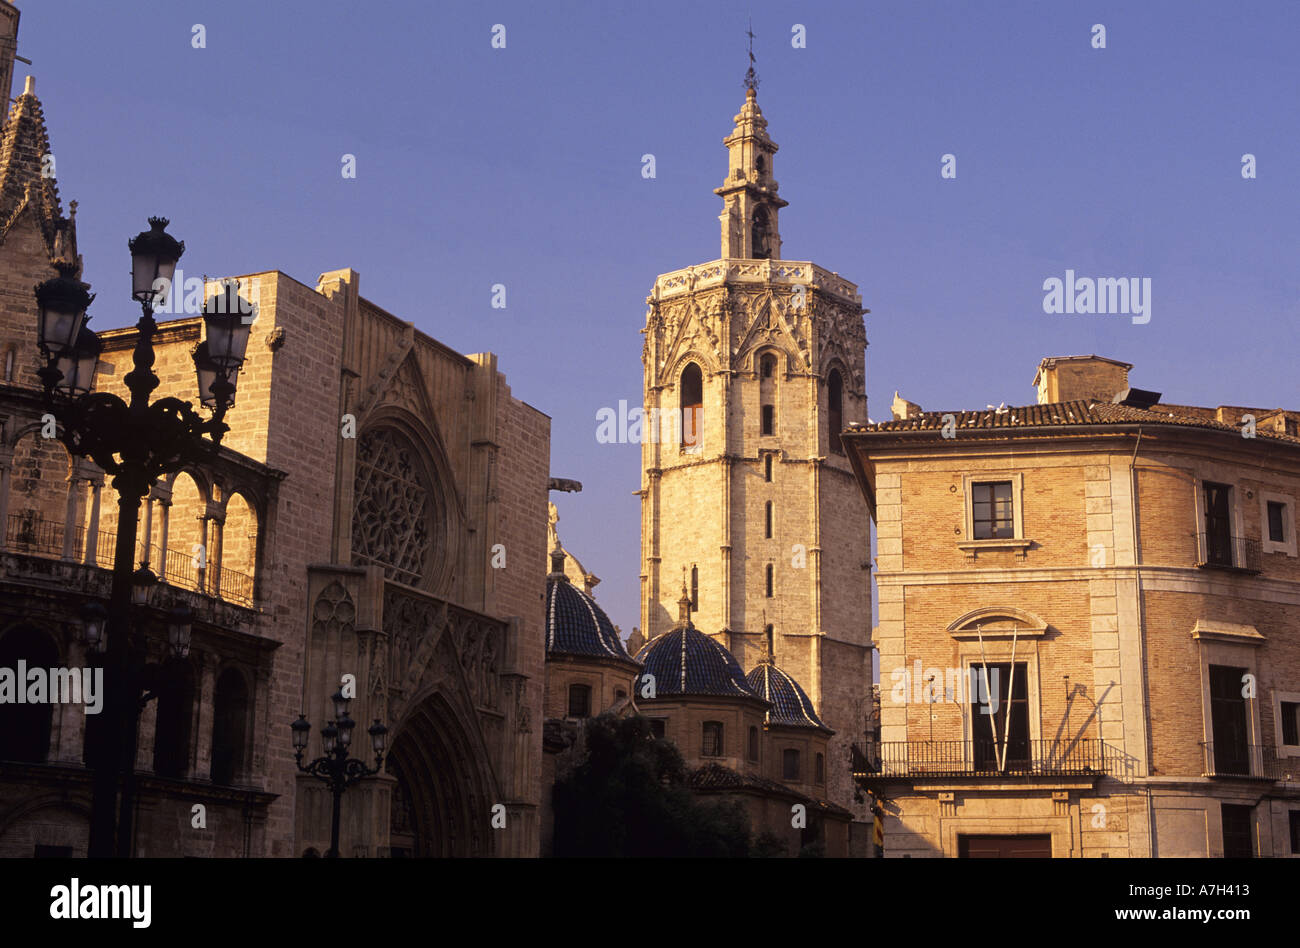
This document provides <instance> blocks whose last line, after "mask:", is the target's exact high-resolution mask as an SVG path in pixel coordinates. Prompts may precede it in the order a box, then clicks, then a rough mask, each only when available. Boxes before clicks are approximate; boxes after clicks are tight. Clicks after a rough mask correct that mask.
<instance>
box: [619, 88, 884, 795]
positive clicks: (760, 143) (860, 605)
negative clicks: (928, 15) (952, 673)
mask: <svg viewBox="0 0 1300 948" xmlns="http://www.w3.org/2000/svg"><path fill="white" fill-rule="evenodd" d="M745 86H746V90H745V102H744V104H743V105H742V106H741V109H740V112H739V114H737V115H736V116H735V118H734V119H733V124H734V128H733V129H732V131H731V134H729V135H728V136H727V137H726V138H725V139H724V141H723V144H724V145H725V146H726V148H727V156H728V157H727V161H728V170H727V178H726V181H725V183H724V184H723V185H722V187H720V188H717V189H716V190H715V193H716V194H717V195H718V196H719V197H721V198H722V203H723V209H722V215H721V222H722V245H721V250H722V256H721V258H720V259H718V260H713V261H710V262H708V263H702V264H698V265H696V266H692V267H687V268H685V269H683V270H676V271H673V272H671V273H665V274H663V275H661V276H660V277H659V278H658V279H656V280H655V284H654V287H653V289H652V291H651V293H650V296H649V297H647V299H646V303H647V306H648V311H647V313H646V325H645V329H644V330H642V331H643V333H644V334H645V342H644V346H643V349H642V363H643V366H644V371H645V385H644V408H645V415H644V425H645V432H644V435H643V439H642V462H643V464H642V467H643V475H642V482H641V490H640V492H639V493H640V496H641V500H642V522H641V554H642V556H641V567H642V568H641V629H642V631H643V632H644V634H645V636H646V638H647V640H649V639H653V638H654V637H655V636H658V635H661V634H663V633H665V632H667V631H669V630H670V629H672V628H673V626H674V623H675V622H676V621H677V611H678V606H679V604H678V598H679V594H680V591H681V588H682V574H683V570H685V571H686V575H687V577H688V578H687V588H688V589H689V601H690V610H691V619H692V622H693V624H694V625H695V627H696V628H697V629H699V630H700V631H702V632H704V633H706V634H708V635H710V636H712V637H713V638H715V639H717V640H718V641H719V642H720V643H721V644H722V645H724V646H725V647H727V648H728V649H729V650H730V651H731V652H732V654H733V655H735V657H736V659H737V660H738V661H739V662H740V663H741V665H742V666H743V667H744V668H745V669H746V670H749V669H751V668H753V667H754V666H755V665H756V664H757V663H758V662H759V660H760V658H761V657H762V655H763V654H764V652H765V651H767V650H769V649H770V651H771V653H773V654H774V658H775V661H776V662H777V664H779V665H780V666H781V667H782V668H784V669H786V670H787V671H788V672H789V673H790V674H791V675H792V676H793V677H794V678H795V679H796V680H798V681H799V682H800V684H801V685H803V686H804V688H805V690H806V691H807V692H808V694H809V696H810V698H811V699H812V701H813V702H814V704H815V705H816V709H817V712H818V714H819V715H820V716H821V718H822V720H824V721H825V722H826V724H827V725H828V726H829V727H831V728H833V729H834V730H835V731H836V734H835V737H834V738H832V743H831V745H830V749H829V752H828V767H827V781H828V785H827V795H828V797H829V798H830V799H831V800H833V801H835V802H836V803H839V804H841V805H844V806H849V807H853V803H852V796H853V791H852V778H851V775H850V773H849V753H848V749H847V748H848V745H849V744H851V743H853V742H854V741H860V740H862V731H863V730H864V728H865V716H864V714H865V712H864V710H863V709H864V707H867V708H869V705H870V700H869V699H870V694H871V666H870V657H869V654H870V653H869V650H868V649H869V639H870V628H871V597H870V586H869V584H870V573H869V572H868V571H867V569H866V566H867V564H868V560H869V556H870V553H869V542H868V514H867V509H866V504H865V502H864V501H863V499H862V496H861V494H860V492H859V489H858V486H857V483H856V481H855V480H854V477H853V473H852V469H851V468H850V466H849V462H848V458H847V457H846V456H845V454H844V452H843V449H842V447H841V446H840V441H839V433H840V432H841V431H842V430H844V429H845V428H846V427H847V426H848V425H849V424H850V423H853V422H865V421H866V420H867V399H866V388H865V369H866V364H865V363H866V345H867V340H866V330H865V327H864V324H863V318H862V317H863V314H864V313H865V312H866V310H864V309H863V307H862V298H861V296H860V295H859V293H858V290H857V287H856V286H855V285H854V284H852V283H850V282H849V281H848V280H845V279H843V278H842V277H840V276H839V275H838V274H836V273H833V272H830V271H827V270H825V269H823V268H821V267H819V266H817V265H815V264H813V263H811V262H809V261H798V260H785V259H783V257H782V243H781V236H780V228H779V213H780V211H781V210H782V209H783V208H785V207H786V206H787V202H786V201H784V200H782V199H781V198H780V197H779V196H778V193H777V182H776V179H775V178H774V177H773V159H774V156H775V155H776V151H777V146H776V143H775V142H773V141H772V139H771V138H770V137H769V136H768V133H767V120H766V119H765V118H764V117H763V113H762V111H761V110H760V108H759V106H758V95H757V90H756V86H757V81H756V80H755V79H754V78H753V74H752V69H751V73H750V75H749V76H747V77H746V83H745ZM858 718H863V720H858Z"/></svg>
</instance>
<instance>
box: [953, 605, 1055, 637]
mask: <svg viewBox="0 0 1300 948" xmlns="http://www.w3.org/2000/svg"><path fill="white" fill-rule="evenodd" d="M948 634H949V635H951V636H952V637H953V638H955V639H978V638H980V636H981V635H982V636H983V637H984V638H986V639H1009V638H1011V637H1012V636H1015V637H1016V638H1018V639H1027V638H1041V637H1042V636H1044V635H1046V634H1047V623H1046V622H1044V621H1043V620H1042V619H1040V618H1039V617H1038V616H1036V615H1034V614H1033V613H1032V612H1026V611H1025V610H1024V609H1017V608H1016V607H1014V606H991V607H987V608H984V609H976V610H975V611H974V612H968V613H966V614H965V615H964V616H962V617H961V618H960V619H958V620H957V621H955V622H953V623H952V624H951V625H949V626H948Z"/></svg>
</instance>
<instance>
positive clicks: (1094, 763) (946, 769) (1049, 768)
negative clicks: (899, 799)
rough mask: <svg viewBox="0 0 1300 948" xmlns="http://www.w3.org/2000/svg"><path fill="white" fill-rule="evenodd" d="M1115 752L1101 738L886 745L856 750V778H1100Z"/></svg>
mask: <svg viewBox="0 0 1300 948" xmlns="http://www.w3.org/2000/svg"><path fill="white" fill-rule="evenodd" d="M1114 756H1116V755H1115V753H1114V752H1113V751H1111V752H1110V753H1109V754H1108V749H1107V747H1106V745H1105V744H1104V743H1103V742H1102V741H1100V740H1097V739H1095V738H1094V739H1090V740H1078V741H1073V742H1063V741H1012V742H1011V743H1010V746H1009V747H1008V748H1006V749H1005V751H1004V752H1002V753H999V745H997V744H995V742H993V741H886V742H884V743H881V744H875V745H869V746H863V745H855V746H854V748H853V775H854V777H857V778H860V779H863V780H891V779H903V780H908V779H913V780H914V779H923V778H930V777H1067V776H1076V777H1099V776H1102V775H1103V774H1106V773H1107V772H1108V770H1107V764H1108V762H1109V760H1110V759H1111V758H1113V757H1114Z"/></svg>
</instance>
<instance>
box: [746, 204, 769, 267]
mask: <svg viewBox="0 0 1300 948" xmlns="http://www.w3.org/2000/svg"><path fill="white" fill-rule="evenodd" d="M749 242H750V253H751V255H752V259H754V260H766V259H767V258H768V257H770V256H771V255H772V254H771V251H770V250H769V249H768V246H767V208H765V207H760V208H759V209H758V210H756V211H754V226H753V228H752V230H751V233H750V241H749Z"/></svg>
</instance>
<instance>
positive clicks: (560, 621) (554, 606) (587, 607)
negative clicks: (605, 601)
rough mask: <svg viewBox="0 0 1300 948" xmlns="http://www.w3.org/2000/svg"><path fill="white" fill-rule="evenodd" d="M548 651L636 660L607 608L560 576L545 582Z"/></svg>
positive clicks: (548, 653) (557, 653)
mask: <svg viewBox="0 0 1300 948" xmlns="http://www.w3.org/2000/svg"><path fill="white" fill-rule="evenodd" d="M546 654H547V655H593V656H597V657H600V658H617V659H621V660H622V661H624V662H627V663H629V664H632V663H633V661H632V658H631V657H630V656H629V655H628V654H627V650H626V649H625V648H623V643H622V642H620V641H619V638H618V632H617V631H616V630H615V629H614V623H612V622H610V621H609V616H607V615H605V610H604V609H602V608H600V606H598V605H596V600H594V599H592V598H591V597H590V596H588V595H587V594H586V593H584V592H583V591H582V590H581V589H579V588H578V587H577V586H575V585H573V584H572V583H571V582H569V581H568V580H567V579H561V578H558V577H552V578H551V579H549V580H548V581H547V583H546Z"/></svg>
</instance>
